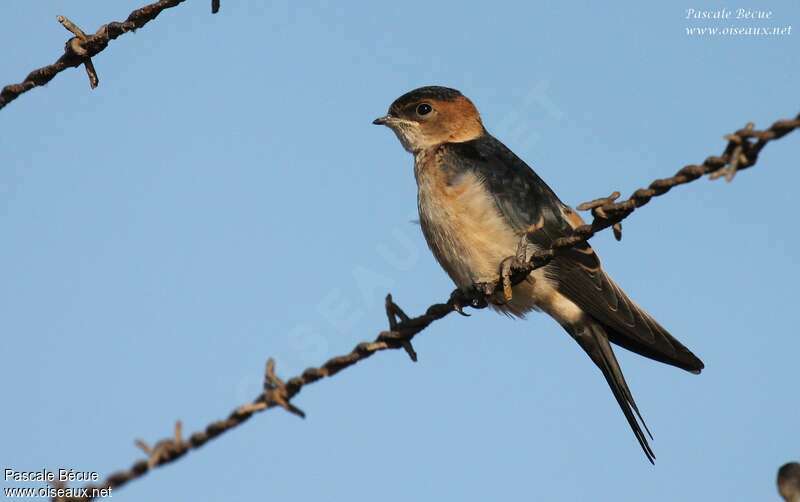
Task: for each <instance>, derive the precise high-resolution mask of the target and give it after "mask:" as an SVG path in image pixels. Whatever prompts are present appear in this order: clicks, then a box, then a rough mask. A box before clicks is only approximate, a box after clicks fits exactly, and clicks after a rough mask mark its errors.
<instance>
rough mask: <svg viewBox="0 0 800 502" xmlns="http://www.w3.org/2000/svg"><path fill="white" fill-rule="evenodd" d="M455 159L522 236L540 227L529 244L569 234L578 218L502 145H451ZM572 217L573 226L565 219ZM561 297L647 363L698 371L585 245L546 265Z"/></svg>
mask: <svg viewBox="0 0 800 502" xmlns="http://www.w3.org/2000/svg"><path fill="white" fill-rule="evenodd" d="M449 148H451V149H452V150H453V152H454V153H456V155H454V156H453V160H452V161H450V162H448V163H450V164H451V165H453V164H459V163H460V164H461V165H459V166H458V167H457V168H458V169H465V170H472V171H474V172H475V173H476V174H477V175H478V176H480V177H481V178H483V179H484V183H485V184H486V187H487V188H488V190H489V191H490V192H491V193H492V195H493V196H494V198H495V201H496V203H497V207H498V208H499V209H500V212H501V213H502V214H503V216H504V217H505V218H506V219H507V220H508V221H509V223H510V224H511V225H512V226H513V227H514V228H515V229H517V230H518V231H520V232H523V231H525V230H526V229H528V228H529V227H530V226H531V225H534V224H536V223H537V222H540V221H541V222H544V228H542V229H541V230H537V231H536V232H534V233H533V234H532V236H531V238H530V240H531V241H532V242H533V243H534V244H537V245H539V246H542V247H549V246H550V245H551V244H552V242H553V241H554V240H555V239H558V238H559V237H564V236H567V235H570V234H571V233H572V228H573V225H575V224H576V223H579V220H580V218H579V217H578V216H577V215H576V214H575V213H573V212H572V210H571V209H570V208H569V207H568V206H566V205H565V204H564V203H562V202H561V201H560V200H559V199H558V197H557V196H556V194H555V193H554V192H553V191H552V190H551V189H550V187H549V186H547V184H546V183H545V182H544V181H543V180H542V179H541V178H539V176H538V175H537V174H536V173H535V172H534V171H533V170H532V169H531V168H530V167H528V165H527V164H525V162H523V161H522V160H521V159H520V158H519V157H517V156H516V155H514V153H513V152H512V151H511V150H509V149H508V148H507V147H506V146H505V145H503V144H502V143H501V142H500V141H498V140H496V139H495V138H493V137H492V136H489V135H486V136H484V137H482V138H480V139H477V140H474V141H469V142H466V143H454V144H451V145H449ZM570 216H571V217H572V219H573V222H572V224H571V223H570V221H569V220H568V219H567V218H568V217H570ZM545 273H546V274H547V276H548V277H550V278H551V279H553V280H554V281H555V282H556V284H557V288H558V290H559V292H560V293H562V294H563V295H565V296H566V297H567V298H569V299H570V300H572V301H573V302H575V304H576V305H578V306H579V307H580V308H581V309H583V311H584V312H586V313H587V314H589V315H590V316H592V317H593V318H594V319H596V320H597V321H598V322H599V323H601V324H602V325H603V327H604V328H605V330H606V332H607V333H608V337H609V339H610V340H611V341H612V342H613V343H615V344H617V345H620V346H622V347H624V348H626V349H628V350H631V351H633V352H636V353H638V354H641V355H643V356H645V357H648V358H650V359H654V360H656V361H660V362H663V363H666V364H671V365H673V366H677V367H679V368H682V369H685V370H687V371H691V372H694V373H699V372H700V370H702V369H703V362H702V361H700V359H698V358H697V357H696V356H695V355H694V354H692V353H691V351H689V349H687V348H686V347H684V346H683V344H681V343H680V342H679V341H678V340H676V339H675V338H674V337H672V335H670V334H669V332H667V330H665V329H664V328H663V327H662V326H661V325H660V324H658V323H657V322H656V321H655V320H654V319H653V318H652V317H650V315H649V314H648V313H647V312H645V311H644V310H642V309H641V308H640V307H639V306H637V305H636V304H635V303H634V302H633V301H631V300H630V299H629V298H628V297H627V295H626V294H625V293H624V292H623V291H622V289H621V288H620V287H619V286H617V285H616V284H615V283H614V281H612V280H611V278H609V277H608V276H607V275H606V273H605V272H604V271H603V269H602V268H601V265H600V260H599V259H598V257H597V255H596V254H595V252H594V250H593V249H592V248H591V246H589V244H587V243H582V244H580V245H577V246H575V247H573V248H571V249H568V250H565V251H563V252H561V253H560V254H559V256H558V257H556V258H555V259H554V260H553V261H552V262H550V263H549V264H548V265H547V266H546V267H545Z"/></svg>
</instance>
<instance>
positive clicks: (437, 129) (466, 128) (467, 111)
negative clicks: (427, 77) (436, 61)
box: [372, 86, 486, 153]
mask: <svg viewBox="0 0 800 502" xmlns="http://www.w3.org/2000/svg"><path fill="white" fill-rule="evenodd" d="M372 123H373V124H376V125H385V126H386V127H388V128H390V129H391V130H392V131H394V133H395V134H396V135H397V138H398V139H399V140H400V143H402V144H403V148H405V149H406V150H408V151H409V152H412V153H414V152H419V151H421V150H425V149H427V148H430V147H433V146H436V145H440V144H442V143H462V142H464V141H470V140H473V139H475V138H479V137H480V136H482V135H484V134H486V130H485V129H484V128H483V123H482V122H481V116H480V115H479V114H478V109H477V108H475V105H473V104H472V101H470V100H469V99H468V98H467V97H466V96H464V95H463V94H461V93H460V92H459V91H457V90H455V89H449V88H447V87H438V86H429V87H420V88H419V89H414V90H413V91H411V92H408V93H406V94H403V95H402V96H400V97H399V98H397V99H396V100H395V101H394V103H392V105H391V106H390V107H389V113H387V114H386V115H384V116H383V117H380V118H377V119H375V120H374V121H373V122H372Z"/></svg>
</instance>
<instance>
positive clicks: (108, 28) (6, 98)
mask: <svg viewBox="0 0 800 502" xmlns="http://www.w3.org/2000/svg"><path fill="white" fill-rule="evenodd" d="M185 1H186V0H160V1H158V2H155V3H151V4H149V5H145V6H144V7H142V8H139V9H136V10H135V11H133V12H131V13H130V15H128V18H127V19H126V20H125V21H124V22H117V21H112V22H110V23H107V24H104V25H103V26H101V27H100V28H99V29H98V30H97V32H96V33H95V34H94V35H86V34H85V33H84V32H83V30H81V29H80V28H79V27H78V26H77V25H76V24H75V23H73V22H72V21H70V20H69V19H67V18H66V17H64V16H58V17H57V18H56V19H57V20H58V22H59V23H61V25H62V26H64V28H66V29H67V30H69V31H71V32H72V33H73V34H74V35H75V36H74V37H72V38H71V39H69V40H68V41H67V43H66V44H65V46H64V54H63V55H62V56H61V57H60V58H58V60H57V61H56V62H55V63H53V64H50V65H47V66H43V67H41V68H38V69H36V70H33V71H32V72H30V73H29V74H28V76H27V77H25V80H23V81H22V82H20V83H18V84H9V85H7V86H5V87H3V90H2V91H0V109H2V108H3V107H4V106H6V105H7V104H9V103H10V102H12V101H14V100H15V99H17V98H18V97H19V96H20V95H21V94H23V93H26V92H28V91H30V90H31V89H33V88H34V87H39V86H43V85H45V84H47V83H48V82H50V81H51V80H53V78H54V77H55V76H56V75H58V74H59V73H61V72H62V71H64V70H66V69H67V68H75V67H78V66H80V65H84V66H85V68H86V73H87V74H88V76H89V85H90V87H91V88H92V89H94V88H95V87H97V85H98V83H99V82H100V79H99V78H98V77H97V72H96V71H95V69H94V64H93V63H92V57H93V56H96V55H97V54H98V53H100V52H102V51H103V49H105V48H106V47H107V46H108V43H109V42H110V41H112V40H114V39H116V38H117V37H119V36H120V35H122V34H124V33H128V32H129V31H136V30H138V29H139V28H141V27H142V26H144V25H146V24H147V23H149V22H150V21H152V20H153V19H155V18H156V16H158V15H159V14H161V12H162V11H163V10H165V9H169V8H170V7H175V6H177V5H178V4H181V3H183V2H185ZM217 11H219V0H212V2H211V12H212V13H216V12H217Z"/></svg>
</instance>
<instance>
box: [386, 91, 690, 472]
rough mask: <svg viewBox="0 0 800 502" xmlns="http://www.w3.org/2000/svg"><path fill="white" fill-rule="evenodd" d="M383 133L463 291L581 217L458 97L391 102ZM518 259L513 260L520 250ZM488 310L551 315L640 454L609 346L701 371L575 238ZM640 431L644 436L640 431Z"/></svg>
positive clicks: (639, 433) (427, 94)
mask: <svg viewBox="0 0 800 502" xmlns="http://www.w3.org/2000/svg"><path fill="white" fill-rule="evenodd" d="M373 124H376V125H382V126H386V127H388V128H389V129H391V130H392V131H393V132H394V133H395V135H396V136H397V138H398V139H399V141H400V143H401V145H402V146H403V148H404V149H405V150H406V151H408V152H410V153H411V154H412V155H413V156H414V177H415V179H416V182H417V207H418V210H419V223H420V226H421V227H422V233H423V235H424V237H425V240H426V241H427V244H428V247H429V248H430V250H431V252H432V253H433V255H434V257H435V258H436V260H437V261H438V263H439V264H440V266H441V267H442V268H443V269H444V271H445V272H446V273H447V275H449V276H450V278H451V279H452V280H453V282H454V283H455V284H456V286H457V287H458V288H459V289H460V290H462V291H470V290H473V288H474V285H475V284H480V283H487V282H491V281H496V280H497V279H498V277H499V273H500V272H499V270H500V266H501V264H502V262H503V261H504V260H505V259H507V258H509V257H510V256H515V255H516V256H520V254H521V255H522V256H523V257H525V259H528V258H529V257H530V256H531V253H533V252H535V251H537V250H540V249H546V248H549V247H550V246H551V244H552V243H553V242H554V241H555V240H556V239H558V238H560V237H565V236H569V235H571V234H572V232H573V230H574V229H575V228H576V227H577V226H580V225H582V224H584V222H583V219H582V218H581V217H580V215H578V214H577V213H576V212H575V211H574V210H573V209H572V208H571V207H569V206H568V205H566V204H564V203H563V202H562V201H561V200H560V199H559V198H558V196H557V195H556V194H555V192H554V191H553V190H552V189H551V188H550V187H549V186H548V185H547V184H546V183H545V182H544V181H543V180H542V178H540V177H539V175H538V174H536V172H534V170H533V169H532V168H531V167H529V166H528V165H527V164H526V163H525V162H524V161H523V160H522V159H520V158H519V157H517V155H515V154H514V152H512V151H511V150H510V149H509V148H508V147H506V146H505V145H504V144H503V143H501V142H500V141H499V140H497V139H496V138H494V137H493V136H492V135H491V134H489V132H488V131H487V130H486V128H485V127H484V125H483V121H482V119H481V116H480V114H479V112H478V109H477V108H476V107H475V105H474V104H473V102H472V101H471V100H470V99H469V98H467V97H466V96H464V95H463V94H462V93H461V92H460V91H458V90H456V89H451V88H448V87H442V86H426V87H420V88H418V89H415V90H412V91H410V92H407V93H406V94H403V95H402V96H400V97H399V98H397V99H396V100H395V101H394V102H393V103H392V104H391V105H390V106H389V110H388V113H387V114H386V115H384V116H381V117H379V118H377V119H375V120H374V121H373ZM520 251H521V252H522V253H520ZM489 300H490V301H489V306H490V307H491V308H492V309H494V310H496V311H499V312H501V313H503V314H506V315H508V316H510V317H514V318H525V316H526V314H528V313H530V312H533V311H540V312H544V313H545V314H547V315H549V316H550V317H552V318H553V319H554V320H555V321H556V322H558V324H560V325H561V326H562V327H563V328H564V330H565V331H566V332H567V333H568V334H569V335H570V336H571V337H572V338H573V339H574V340H575V341H576V342H577V343H578V345H580V347H581V348H582V349H583V350H584V351H585V352H586V354H587V355H588V356H589V358H590V359H591V360H592V361H593V362H594V364H595V365H597V367H598V368H599V369H600V371H601V372H602V374H603V376H604V377H605V380H606V382H607V383H608V385H609V387H610V388H611V392H612V394H613V395H614V398H615V399H616V401H617V403H618V404H619V407H620V408H621V410H622V413H623V414H624V415H625V418H626V420H627V422H628V424H629V426H630V428H631V430H632V431H633V433H634V435H635V436H636V439H637V441H638V443H639V445H640V446H641V448H642V450H643V451H644V454H645V456H646V457H647V460H648V461H650V463H651V464H655V453H654V452H653V449H652V448H651V446H650V444H649V442H648V439H647V436H649V437H650V439H651V440H652V439H653V436H652V434H651V433H650V430H649V429H648V427H647V424H646V423H645V421H644V419H643V418H642V415H641V413H640V412H639V409H638V407H637V406H636V402H635V401H634V398H633V395H632V393H631V391H630V389H629V388H628V384H627V383H626V381H625V377H624V376H623V374H622V370H621V369H620V366H619V363H618V362H617V358H616V356H615V354H614V351H613V349H612V344H614V345H618V346H620V347H623V348H625V349H627V350H630V351H632V352H635V353H637V354H640V355H642V356H644V357H647V358H649V359H653V360H655V361H658V362H661V363H665V364H669V365H672V366H676V367H678V368H681V369H683V370H686V371H689V372H691V373H695V374H699V373H700V372H701V370H702V369H703V368H704V364H703V362H702V361H701V360H700V359H699V358H698V357H697V356H695V355H694V354H693V353H692V352H691V351H690V350H689V349H687V348H686V347H685V346H684V345H683V344H681V342H679V341H678V340H677V339H675V338H674V337H673V336H672V335H670V333H669V332H668V331H667V330H666V329H665V328H663V327H662V326H661V325H660V324H659V323H658V322H656V320H655V319H653V317H652V316H651V315H650V314H648V313H647V312H646V311H645V310H643V309H642V308H641V307H639V306H638V305H637V304H635V303H634V302H633V301H631V300H630V299H629V298H628V296H627V295H626V294H625V292H624V291H623V290H622V289H621V288H620V287H619V286H618V285H617V284H616V283H615V282H614V281H613V280H612V279H611V278H610V277H609V276H608V275H607V274H606V272H605V271H604V270H603V268H602V266H601V264H600V260H599V258H598V256H597V254H596V253H595V252H594V250H593V249H592V247H591V246H590V245H589V244H588V243H586V242H585V241H582V242H581V243H579V244H577V245H576V246H574V247H572V248H569V249H567V250H562V251H559V252H558V253H557V254H556V256H555V258H554V259H553V260H552V261H550V262H549V263H548V264H547V265H545V266H543V267H540V268H537V269H534V270H533V272H531V273H530V274H529V275H528V276H527V277H526V278H525V279H524V280H523V281H521V282H519V283H518V284H516V285H514V286H513V288H512V290H511V295H510V299H507V298H506V297H504V295H501V294H499V293H495V294H494V295H493V296H491V297H490V298H489ZM643 428H644V431H647V436H645V433H644V431H643Z"/></svg>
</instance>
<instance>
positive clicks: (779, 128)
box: [52, 114, 800, 502]
mask: <svg viewBox="0 0 800 502" xmlns="http://www.w3.org/2000/svg"><path fill="white" fill-rule="evenodd" d="M798 128H800V114H798V115H797V116H796V117H795V118H794V119H787V120H779V121H777V122H775V123H774V124H772V126H770V127H769V128H768V129H765V130H763V131H757V130H754V128H753V124H752V123H750V124H747V126H745V127H744V128H743V129H739V130H738V131H736V132H734V133H733V134H729V135H727V136H725V139H727V140H728V144H727V145H726V147H725V150H724V151H723V153H722V154H721V155H720V156H712V157H708V158H707V159H706V160H705V161H703V163H702V164H691V165H687V166H685V167H683V168H682V169H680V170H679V171H678V172H677V173H676V174H675V175H674V176H672V177H669V178H664V179H658V180H655V181H653V182H652V183H650V185H649V186H648V187H647V188H640V189H638V190H636V191H634V192H633V194H632V195H631V196H630V198H628V199H627V200H624V201H621V202H615V201H616V199H617V198H618V197H619V192H614V193H613V194H611V195H610V196H608V197H601V198H599V199H595V200H592V201H590V202H586V203H583V204H580V205H579V206H578V209H579V210H583V211H591V213H592V216H593V220H592V222H591V223H590V224H584V225H581V226H579V227H577V228H575V230H574V233H573V235H570V236H568V237H563V238H560V239H557V240H556V241H555V242H553V244H552V246H551V247H550V248H548V249H544V250H540V251H538V252H536V253H534V254H533V256H532V257H531V258H530V259H529V260H528V261H526V262H523V261H522V260H520V259H519V258H518V257H509V258H508V260H507V262H508V263H510V266H501V267H500V270H499V271H498V278H497V280H495V281H494V282H490V283H482V284H476V285H475V286H474V287H473V288H472V290H470V291H462V290H459V289H456V290H455V291H453V292H452V293H451V295H450V298H449V299H448V300H447V301H446V302H444V303H435V304H433V305H431V306H430V307H428V308H427V310H426V311H425V313H424V314H422V315H420V316H417V317H409V316H408V315H406V313H405V312H404V311H403V309H401V308H400V307H399V306H398V305H397V304H396V303H394V301H393V299H392V295H391V294H390V295H388V296H387V297H386V304H385V307H386V317H387V319H388V323H389V329H388V330H387V331H381V332H380V333H379V334H378V336H377V337H376V338H375V339H374V340H373V341H371V342H362V343H359V344H358V345H356V346H355V348H353V350H351V351H350V352H349V353H347V354H344V355H341V356H336V357H333V358H331V359H328V360H327V361H326V362H325V363H324V364H323V365H322V366H319V367H311V368H308V369H306V370H305V371H303V373H301V374H300V375H299V376H296V377H293V378H290V379H289V380H288V381H286V382H284V381H283V380H281V379H280V378H279V377H278V376H277V374H276V373H275V363H274V361H273V360H272V359H269V360H268V361H267V365H266V371H265V376H264V385H263V391H262V392H261V393H260V394H259V395H258V396H256V398H255V399H253V401H252V402H249V403H246V404H243V405H241V406H238V407H237V408H235V409H234V410H233V411H232V412H231V413H230V414H229V415H228V417H227V418H225V419H223V420H217V421H214V422H211V423H210V424H208V425H207V426H206V427H205V428H204V429H203V430H201V431H198V432H195V433H193V434H191V435H190V436H189V437H188V438H185V439H184V438H183V436H182V426H181V422H180V421H179V422H176V424H175V430H174V434H173V437H170V438H167V439H162V440H161V441H158V442H157V443H156V444H155V445H154V446H153V447H150V446H149V445H148V444H147V443H145V442H144V441H142V440H136V442H135V444H136V445H137V446H138V447H139V448H141V449H142V450H143V451H144V452H145V453H146V454H147V458H145V459H141V460H139V461H137V462H136V463H134V464H133V465H132V466H131V467H130V468H128V469H126V470H121V471H117V472H114V473H112V474H111V475H109V476H108V477H107V478H106V479H105V480H104V481H103V482H102V483H101V484H90V485H86V486H85V487H83V488H84V489H86V492H88V493H91V492H92V491H93V490H98V491H99V490H103V489H109V488H110V489H115V488H119V487H121V486H123V485H125V484H126V483H128V482H130V481H132V480H134V479H137V478H140V477H142V476H144V475H145V474H147V473H148V472H150V471H151V470H153V469H155V468H157V467H161V466H163V465H166V464H168V463H170V462H174V461H175V460H177V459H179V458H181V457H182V456H184V455H186V454H187V453H188V452H189V451H192V450H195V449H197V448H200V447H201V446H203V445H204V444H206V443H207V442H208V441H210V440H212V439H214V438H216V437H218V436H219V435H221V434H223V433H225V432H227V431H229V430H231V429H234V428H235V427H237V426H239V425H240V424H242V423H243V422H245V421H247V420H249V419H250V418H251V417H252V416H253V415H254V414H256V413H260V412H263V411H266V410H268V409H270V408H275V407H278V406H279V407H281V408H283V409H285V410H287V411H289V412H290V413H292V414H294V415H297V416H299V417H301V418H305V413H304V412H303V411H302V410H300V409H299V408H297V407H296V406H295V405H294V404H292V403H291V400H292V398H294V397H295V396H297V394H299V393H300V391H301V390H302V389H303V387H305V386H307V385H310V384H312V383H314V382H316V381H318V380H321V379H323V378H329V377H332V376H334V375H335V374H337V373H339V372H340V371H342V370H344V369H346V368H349V367H350V366H353V365H355V364H357V363H359V362H360V361H363V360H364V359H367V358H369V357H371V356H372V355H374V354H376V353H378V352H380V351H383V350H389V349H400V348H402V349H404V350H405V351H406V353H407V354H408V356H409V357H410V358H411V360H412V361H416V360H417V354H416V352H415V350H414V348H413V346H412V345H411V341H412V340H413V339H414V337H415V336H416V335H417V334H419V333H420V332H421V331H423V330H424V329H425V328H427V327H428V326H430V325H431V324H432V323H433V322H435V321H437V320H439V319H442V318H443V317H446V316H447V315H449V314H451V313H452V312H459V313H461V314H463V315H468V314H466V313H464V311H463V309H464V308H465V307H468V306H469V307H473V308H483V307H485V306H487V304H488V301H489V300H490V297H491V296H492V295H495V294H498V293H501V292H502V293H503V294H504V295H506V296H507V295H509V294H510V290H511V287H510V286H511V285H513V284H514V283H516V282H519V281H521V280H523V279H524V278H525V277H526V276H527V274H529V273H530V272H531V271H533V270H534V269H536V268H539V267H542V266H544V265H546V264H547V263H549V262H550V261H551V260H552V259H553V258H554V257H555V256H557V255H558V253H559V252H560V251H563V250H565V249H567V248H570V247H572V246H574V245H576V244H578V243H581V242H585V241H586V240H588V239H590V238H591V237H593V236H594V235H595V234H596V233H597V232H600V231H601V230H604V229H606V228H609V227H613V228H614V231H615V236H617V238H618V239H619V238H620V237H621V226H620V223H621V222H622V220H624V219H625V218H627V217H628V216H630V215H631V214H632V213H633V211H635V210H636V209H637V208H639V207H642V206H643V205H645V204H647V203H648V202H650V201H651V200H652V199H653V197H659V196H661V195H664V194H665V193H667V192H669V191H670V190H671V189H672V188H674V187H676V186H679V185H683V184H686V183H689V182H691V181H694V180H697V179H699V178H701V177H703V176H705V175H709V177H710V178H711V179H717V178H720V177H725V178H726V179H727V180H729V181H730V180H732V179H733V177H734V176H735V175H736V173H737V172H738V171H741V170H743V169H747V168H749V167H752V166H753V165H755V163H756V161H757V160H758V155H759V154H760V153H761V151H762V150H763V148H764V147H765V146H766V145H767V144H768V143H769V142H771V141H773V140H776V139H779V138H782V137H783V136H785V135H787V134H789V133H790V132H792V131H794V130H796V129H798ZM530 231H536V229H535V228H533V229H531V230H530ZM504 263H506V262H504ZM84 493H85V492H84ZM93 498H94V497H92V496H91V495H88V496H83V497H61V498H53V499H52V500H54V501H58V502H61V501H88V500H92V499H93Z"/></svg>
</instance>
